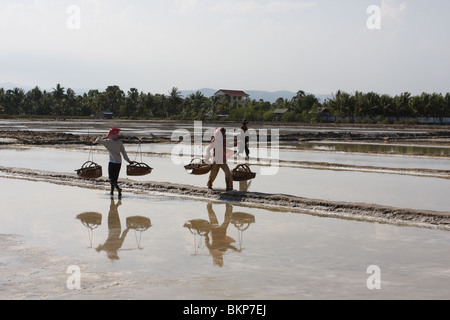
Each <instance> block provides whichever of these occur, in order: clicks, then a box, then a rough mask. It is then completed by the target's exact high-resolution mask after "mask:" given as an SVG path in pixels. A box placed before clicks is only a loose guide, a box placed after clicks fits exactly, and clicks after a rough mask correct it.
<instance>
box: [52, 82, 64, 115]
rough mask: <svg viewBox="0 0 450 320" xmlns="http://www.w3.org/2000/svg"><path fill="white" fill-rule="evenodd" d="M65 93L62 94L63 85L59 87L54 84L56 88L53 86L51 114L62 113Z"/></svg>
mask: <svg viewBox="0 0 450 320" xmlns="http://www.w3.org/2000/svg"><path fill="white" fill-rule="evenodd" d="M64 97H65V94H64V87H61V85H60V84H59V83H58V84H57V85H56V88H53V100H54V105H53V114H54V115H61V114H62V113H63V100H64Z"/></svg>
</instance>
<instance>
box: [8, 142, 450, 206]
mask: <svg viewBox="0 0 450 320" xmlns="http://www.w3.org/2000/svg"><path fill="white" fill-rule="evenodd" d="M88 150H89V149H86V150H84V151H80V150H73V149H51V148H27V149H0V159H1V160H0V166H6V167H18V168H28V169H34V170H45V171H54V172H63V173H74V170H76V169H79V168H80V167H81V165H82V164H83V163H84V162H85V161H87V159H88V157H89V151H88ZM93 157H94V160H95V162H97V163H99V164H101V165H102V167H103V175H104V176H105V177H106V176H107V166H108V154H107V153H106V152H104V151H102V149H98V151H97V152H95V153H94V154H93ZM130 158H131V159H134V158H135V157H134V156H133V155H132V154H130ZM397 159H398V161H399V162H402V161H403V159H402V158H397ZM185 160H186V162H189V158H186V159H185ZM138 161H140V159H138ZM143 161H144V162H146V163H148V164H149V165H150V166H151V167H152V168H154V170H153V172H152V173H151V174H150V175H147V176H143V177H132V179H133V180H137V181H158V182H171V183H177V184H188V185H194V186H199V187H205V186H206V182H207V176H193V175H189V174H187V173H186V171H185V170H184V168H183V164H174V163H173V162H172V160H171V158H168V157H158V156H152V157H148V156H144V158H143ZM251 168H252V170H253V171H255V172H256V173H257V177H256V178H255V179H254V180H252V181H250V183H249V184H247V185H246V184H244V183H242V184H241V183H238V182H235V183H234V188H235V189H236V190H248V191H255V192H263V193H272V194H273V193H275V194H278V193H279V194H288V195H295V196H300V197H306V198H313V199H323V200H332V201H343V202H363V203H371V204H380V205H386V206H394V207H400V208H411V209H422V210H436V211H445V212H448V211H450V197H448V190H450V179H441V178H430V177H419V176H409V175H398V174H385V173H379V172H355V171H334V170H314V169H299V168H289V167H279V168H278V169H277V171H276V174H274V175H263V173H264V172H263V171H262V170H266V169H267V168H266V167H260V166H252V167H251ZM224 177H225V176H224V174H223V172H219V175H218V177H217V179H216V182H215V184H214V187H216V188H225V179H224ZM125 178H129V177H127V176H126V169H125V164H124V165H123V168H122V170H121V174H120V179H125Z"/></svg>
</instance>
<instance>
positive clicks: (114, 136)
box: [95, 127, 134, 198]
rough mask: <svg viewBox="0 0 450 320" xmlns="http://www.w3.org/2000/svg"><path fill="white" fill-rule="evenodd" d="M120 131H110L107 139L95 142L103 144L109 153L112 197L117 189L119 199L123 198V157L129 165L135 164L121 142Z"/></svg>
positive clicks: (99, 139)
mask: <svg viewBox="0 0 450 320" xmlns="http://www.w3.org/2000/svg"><path fill="white" fill-rule="evenodd" d="M120 131H121V130H120V129H117V128H115V127H113V128H112V129H111V130H109V132H108V135H107V136H106V139H102V138H97V140H95V142H96V143H100V144H103V145H104V146H105V147H106V149H107V150H108V151H109V166H108V175H109V181H110V183H111V193H110V195H114V188H116V189H117V191H118V192H119V198H121V197H122V189H120V187H119V184H118V179H119V173H120V168H121V167H122V156H123V158H124V159H125V160H126V161H127V162H128V163H130V164H132V163H134V161H131V160H130V158H128V154H127V152H126V151H125V147H124V145H123V143H122V141H120V140H119V132H120Z"/></svg>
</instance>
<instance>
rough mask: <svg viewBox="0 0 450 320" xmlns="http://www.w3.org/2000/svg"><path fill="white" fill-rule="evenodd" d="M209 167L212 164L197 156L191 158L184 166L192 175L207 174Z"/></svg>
mask: <svg viewBox="0 0 450 320" xmlns="http://www.w3.org/2000/svg"><path fill="white" fill-rule="evenodd" d="M211 167H212V165H210V164H208V163H206V162H205V160H203V159H199V158H194V159H192V160H191V163H190V164H188V165H187V166H184V168H185V169H186V171H187V172H188V173H189V174H194V175H202V174H207V173H209V172H210V171H211Z"/></svg>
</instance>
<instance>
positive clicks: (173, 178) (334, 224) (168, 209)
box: [0, 121, 450, 300]
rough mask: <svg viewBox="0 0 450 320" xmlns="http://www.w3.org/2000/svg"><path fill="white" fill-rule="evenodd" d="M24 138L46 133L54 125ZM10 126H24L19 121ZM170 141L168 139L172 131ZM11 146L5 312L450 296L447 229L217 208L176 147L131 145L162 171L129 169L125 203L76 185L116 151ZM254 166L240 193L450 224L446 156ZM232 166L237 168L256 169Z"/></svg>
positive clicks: (228, 203)
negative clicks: (86, 302)
mask: <svg viewBox="0 0 450 320" xmlns="http://www.w3.org/2000/svg"><path fill="white" fill-rule="evenodd" d="M15 125H18V126H22V125H23V126H25V127H26V128H27V129H30V128H31V129H32V130H35V132H39V130H40V129H39V126H40V125H42V124H39V123H32V124H30V123H26V122H24V123H23V124H15ZM89 125H90V124H88V126H89ZM95 125H96V123H92V126H93V127H94V126H95ZM1 126H4V127H9V128H11V126H12V124H11V122H8V121H5V122H3V123H1V124H0V127H1ZM59 126H61V127H59ZM75 127H76V124H73V123H71V124H69V125H68V126H66V128H63V124H61V123H60V124H58V123H56V124H53V127H52V128H53V130H63V129H69V130H68V131H71V132H72V133H74V132H75V130H76V128H75ZM180 127H183V128H192V126H190V125H188V124H186V125H181V126H180ZM21 128H22V127H21ZM41 129H42V130H44V129H43V128H41ZM160 129H161V134H167V132H166V130H169V129H168V128H164V127H162V126H161V128H160ZM78 130H80V132H83V134H87V133H86V131H88V132H89V134H92V132H93V131H94V130H93V129H91V128H89V129H86V127H83V128H79V129H78ZM133 130H134V132H135V133H136V132H139V131H140V130H142V132H145V130H146V129H145V128H144V127H143V126H142V127H139V126H136V125H135V126H131V125H130V128H129V131H128V132H131V131H133ZM285 130H288V129H286V128H285ZM305 130H307V129H305ZM98 133H102V130H101V129H99V130H98ZM3 143H4V144H3V145H1V146H0V169H1V170H0V199H1V201H2V210H1V213H0V243H1V244H2V245H1V246H0V270H1V273H0V299H18V300H22V299H29V300H33V299H63V300H64V299H68V300H70V299H169V300H170V299H176V300H191V299H200V300H210V299H211V300H259V299H267V300H299V299H448V297H450V289H449V288H450V269H449V266H450V256H449V255H448V246H449V244H450V233H449V231H448V228H446V227H445V226H439V225H432V224H431V225H430V224H428V225H423V224H420V223H414V221H413V219H412V220H411V223H409V224H406V223H403V222H401V221H396V220H395V219H394V220H392V221H388V222H386V221H380V220H376V219H372V220H371V219H361V218H360V217H352V216H351V215H341V214H340V212H339V211H338V210H336V212H333V207H330V212H329V213H330V214H329V215H323V214H315V213H314V210H308V211H302V210H293V209H292V210H290V209H289V208H286V207H284V208H276V207H274V206H264V205H262V206H257V205H252V203H244V202H240V201H237V200H220V199H217V198H212V197H211V198H210V199H208V196H207V194H206V180H207V176H194V175H190V174H188V173H187V172H186V171H185V170H184V167H183V166H184V165H185V164H187V163H189V162H190V160H191V158H192V157H193V155H191V154H190V153H188V154H183V153H181V154H180V153H179V151H180V148H177V147H180V146H179V145H177V144H174V143H147V144H143V145H141V146H140V147H139V146H138V145H137V144H125V147H126V149H127V151H128V153H129V156H130V158H131V159H132V160H136V161H139V162H140V161H142V162H145V163H147V164H149V165H150V166H151V167H152V168H153V171H152V173H151V174H149V175H146V176H141V177H130V176H127V174H126V168H125V164H124V165H123V166H122V170H121V174H120V177H119V184H122V185H123V186H124V195H123V198H122V199H120V200H119V199H118V198H117V196H116V197H113V198H111V197H110V195H109V190H108V187H107V185H102V184H94V183H93V182H89V180H86V181H85V182H84V183H71V182H70V181H69V180H70V177H73V178H75V177H76V175H75V170H76V169H79V168H80V167H81V165H82V164H83V163H84V162H86V161H87V160H89V159H92V160H94V161H95V162H96V163H99V164H100V165H101V166H102V167H103V178H107V167H108V153H107V152H106V150H105V149H104V148H103V147H102V146H99V145H95V146H87V145H64V144H60V145H59V144H55V145H45V146H30V145H25V144H14V140H12V141H11V140H8V139H6V140H5V141H3ZM318 145H320V143H319V144H318ZM440 147H441V148H444V149H445V148H447V147H446V146H445V145H444V146H440ZM139 148H140V149H139ZM174 148H175V149H174ZM139 150H141V152H138V151H139ZM174 150H176V152H175V151H174ZM186 150H188V149H185V151H186ZM189 150H191V149H189ZM251 155H252V157H251V158H250V160H249V163H250V167H251V169H252V170H253V171H254V172H256V173H257V175H256V178H255V179H253V180H250V181H249V182H248V183H239V182H235V183H234V189H235V190H236V191H241V192H249V193H255V194H267V195H288V196H293V197H298V198H301V199H306V200H307V199H318V201H320V200H324V201H331V202H333V203H334V204H335V205H336V206H337V207H339V204H344V203H347V204H349V206H351V205H352V204H354V205H355V206H358V205H359V204H367V205H372V204H373V205H376V206H388V207H392V208H394V209H395V208H399V210H404V209H411V210H418V211H419V212H420V211H423V212H429V211H432V212H436V213H439V214H442V215H448V213H449V211H450V197H448V190H450V179H449V174H448V173H449V170H450V158H449V157H448V156H446V155H445V154H444V155H440V156H435V155H432V154H427V151H426V150H425V154H421V155H415V154H401V153H398V152H396V153H395V154H386V153H381V154H380V153H377V152H357V151H355V150H332V149H326V150H325V149H317V148H314V147H311V148H309V147H308V148H306V149H301V148H297V147H295V146H294V145H283V146H282V147H280V148H279V149H272V148H270V146H269V148H268V149H267V150H261V149H252V150H251ZM230 161H231V164H230V167H232V168H233V167H234V166H235V165H237V164H238V163H240V161H242V159H240V160H236V161H234V160H230ZM12 168H17V169H18V171H17V172H20V170H28V171H26V172H36V173H39V174H40V175H42V176H45V175H46V173H49V174H53V175H49V178H48V179H45V180H44V179H41V178H39V177H41V176H38V175H36V176H35V177H33V178H29V177H28V178H27V177H26V175H23V174H22V175H21V174H15V173H14V171H11V170H10V171H8V169H12ZM268 169H273V170H272V171H271V170H269V171H267V170H268ZM23 172H25V171H23ZM268 172H269V174H267V173H268ZM55 174H61V175H64V177H65V179H59V180H58V178H57V176H56V175H55ZM67 179H69V180H67ZM224 180H225V179H224V174H223V173H222V172H220V173H219V175H218V177H217V180H216V182H215V184H214V188H215V189H219V190H220V189H224V188H225V181H224ZM133 181H136V182H161V183H171V184H173V185H184V186H192V187H195V188H200V190H201V188H204V189H205V191H204V192H205V196H204V197H195V196H191V197H186V196H180V195H177V194H170V193H167V194H164V192H162V193H161V192H152V191H151V190H145V189H143V188H140V189H137V188H133V187H132V185H133V184H132V182H133ZM361 208H364V207H361ZM367 208H370V206H368V207H367ZM74 267H75V268H76V270H79V276H80V277H79V280H80V281H79V283H80V287H78V288H72V287H71V286H70V283H69V282H68V281H69V280H68V279H69V278H70V274H71V273H70V272H71V271H70V270H72V269H71V268H74ZM372 267H376V268H377V270H380V277H381V287H380V288H377V289H375V290H374V289H373V288H371V286H370V283H369V279H370V276H371V273H370V270H371V269H370V268H372Z"/></svg>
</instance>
